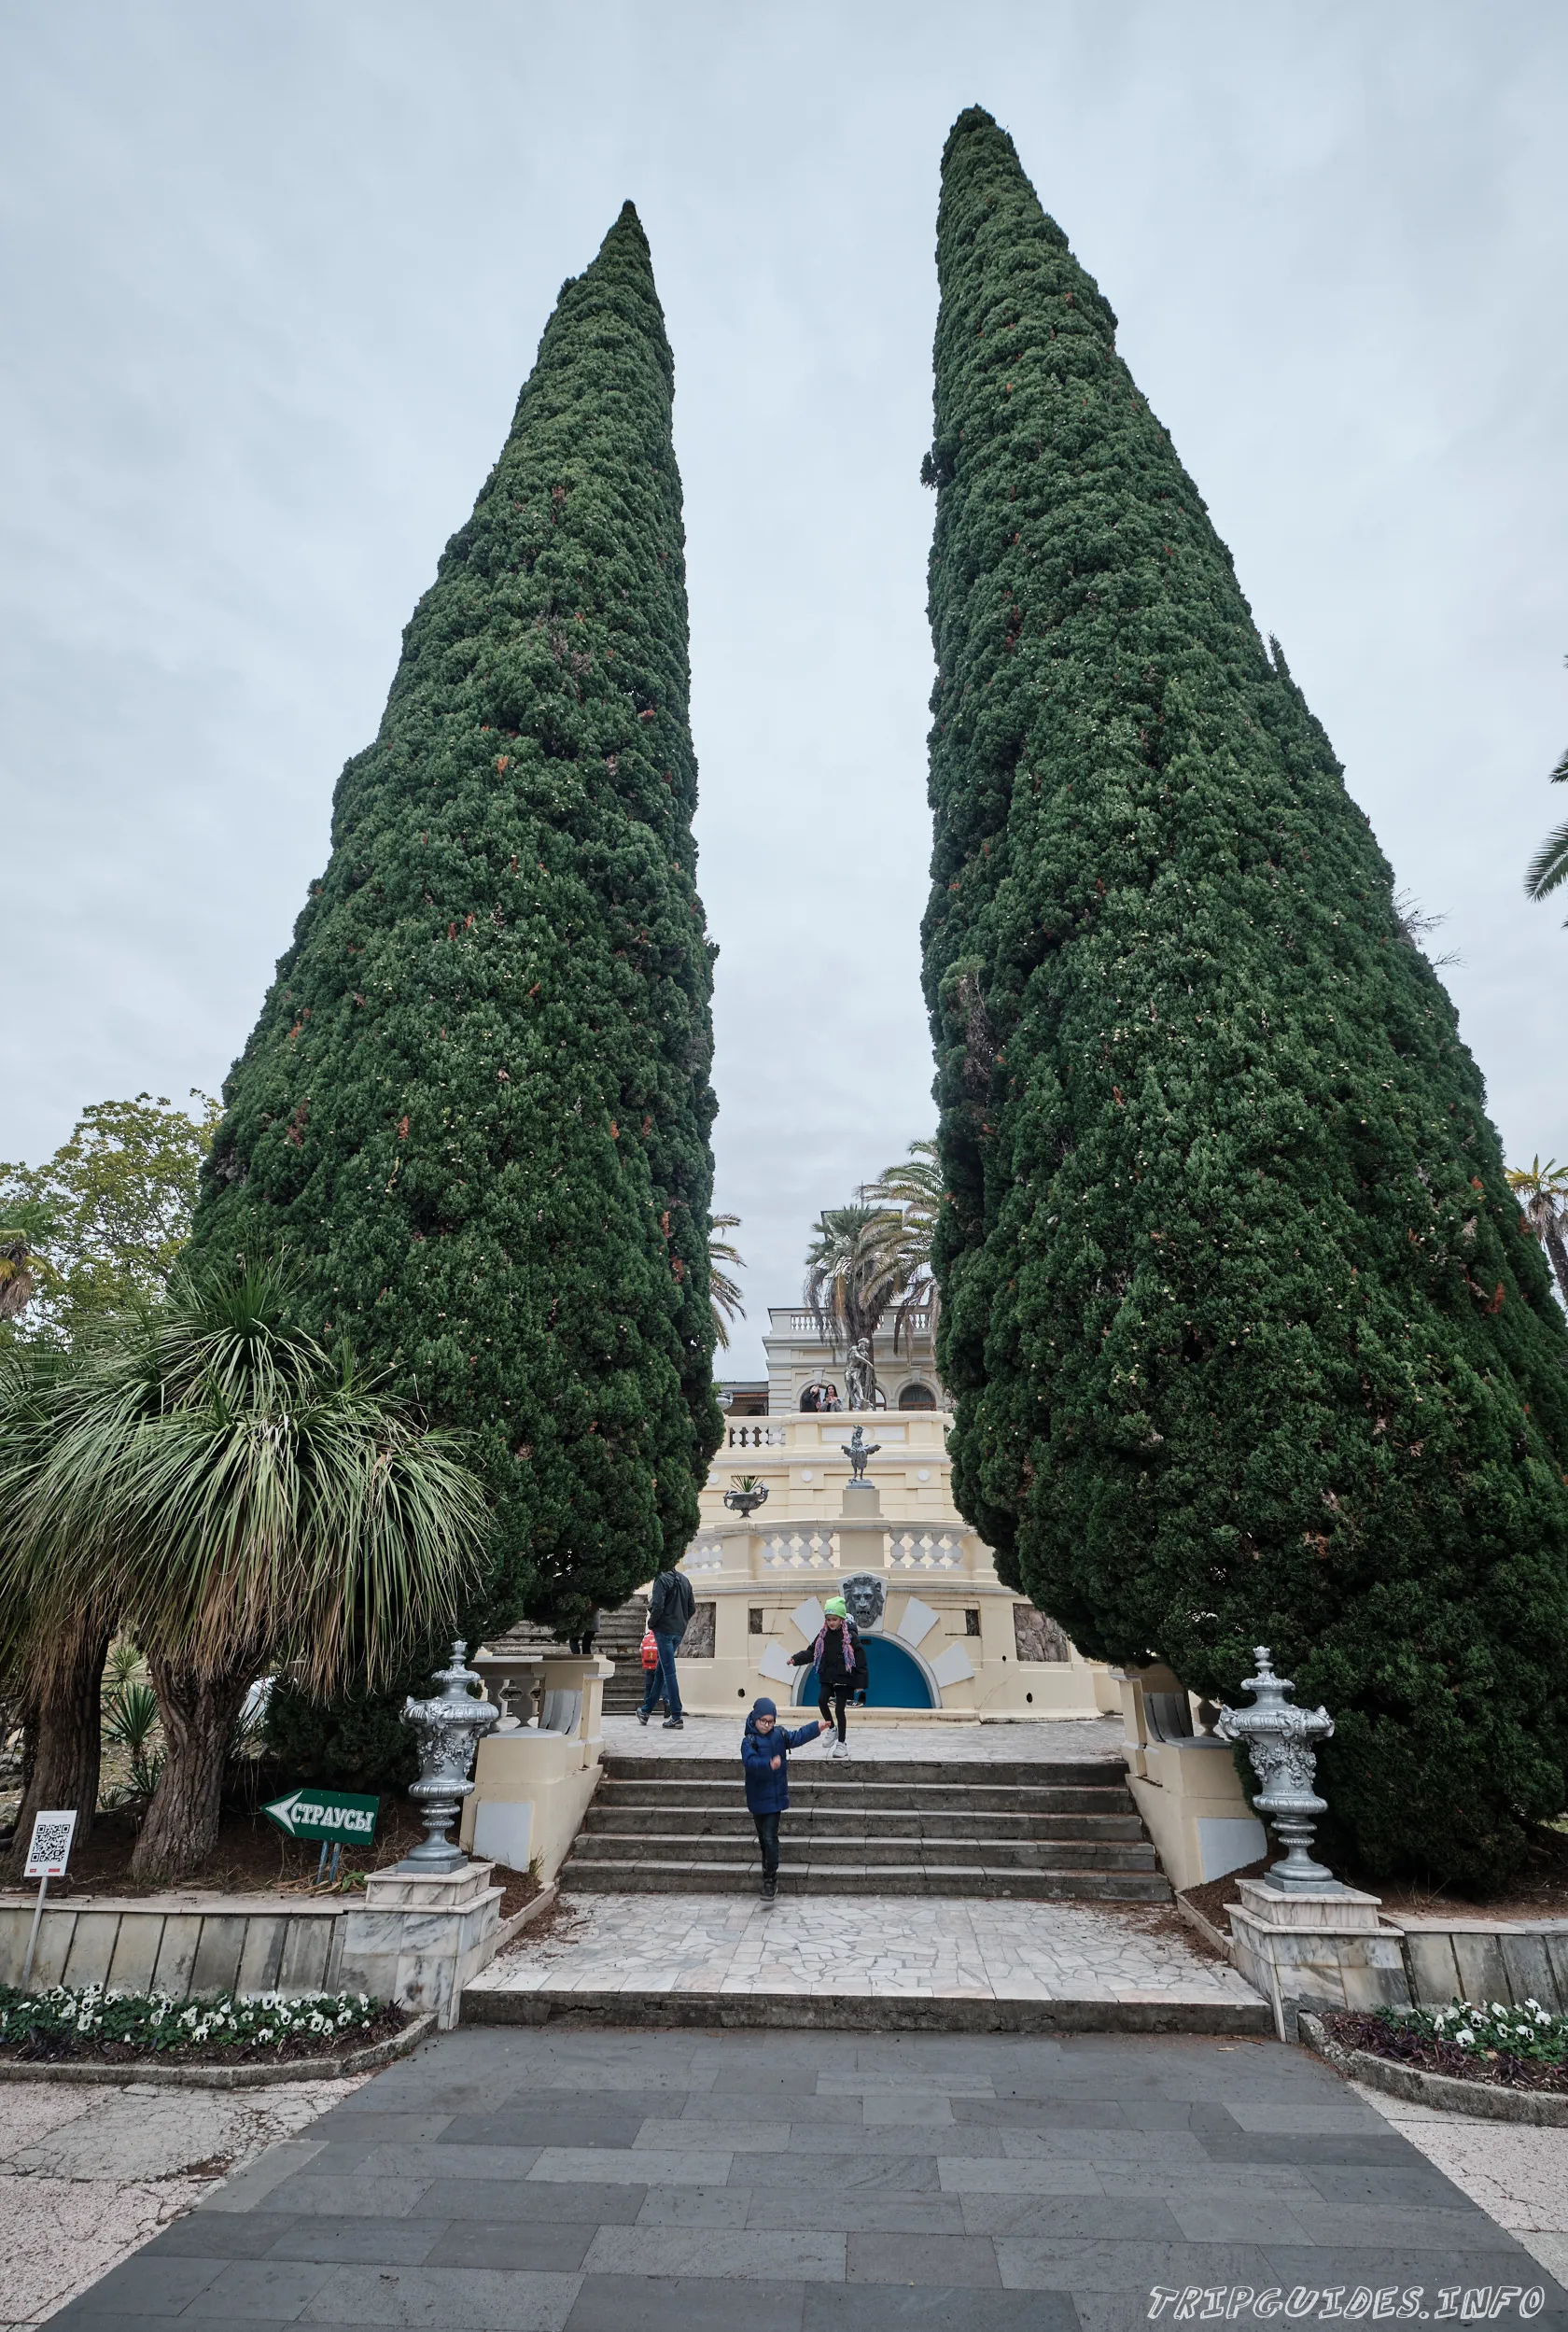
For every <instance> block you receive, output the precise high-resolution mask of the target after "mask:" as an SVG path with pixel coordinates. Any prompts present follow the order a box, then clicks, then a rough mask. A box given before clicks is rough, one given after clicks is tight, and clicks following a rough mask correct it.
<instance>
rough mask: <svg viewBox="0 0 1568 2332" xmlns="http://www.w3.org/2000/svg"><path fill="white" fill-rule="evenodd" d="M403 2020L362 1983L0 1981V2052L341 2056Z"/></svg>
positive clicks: (206, 2060)
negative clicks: (168, 1985) (235, 1988)
mask: <svg viewBox="0 0 1568 2332" xmlns="http://www.w3.org/2000/svg"><path fill="white" fill-rule="evenodd" d="M407 2021H408V2019H407V2016H406V2013H405V2012H404V2010H402V2009H401V2008H398V2007H394V2006H390V2005H388V2004H387V2003H386V2002H384V2001H377V2000H371V1999H370V1998H368V1997H367V1995H366V1994H365V1993H363V1992H309V1993H304V1994H301V1996H299V1997H298V1998H293V1999H285V1998H283V1997H282V1995H281V1994H279V1993H276V1992H266V1993H263V1994H262V1995H261V1997H260V1998H259V1999H257V2000H239V1999H236V1997H235V1995H234V1994H233V1993H232V1992H220V1993H218V1994H217V1996H216V1997H215V1998H214V1999H211V2000H187V2001H178V2000H171V1999H168V1998H166V1997H165V1996H164V1995H163V1994H162V1993H161V1992H119V1993H110V1992H105V1990H104V1988H103V1987H102V1986H101V1985H98V1984H90V1985H88V1986H87V1987H86V1988H85V1989H83V1990H81V1991H73V1990H70V1989H68V1988H66V1986H64V1985H63V1984H57V1985H54V1986H53V1987H52V1988H50V1989H49V1991H47V1992H21V1991H18V1990H16V1989H15V1988H13V1987H12V1986H10V1985H0V2062H5V2063H13V2064H40V2063H45V2062H48V2061H50V2060H54V2061H58V2062H75V2063H93V2064H126V2065H132V2064H134V2063H136V2062H137V2061H138V2060H140V2061H141V2062H143V2063H145V2062H146V2061H147V2058H159V2059H160V2060H161V2061H162V2062H164V2063H169V2064H176V2065H177V2064H187V2065H218V2064H236V2063H237V2064H277V2063H279V2062H283V2061H287V2060H288V2059H290V2058H307V2057H315V2058H319V2057H331V2056H346V2055H347V2054H348V2053H349V2051H350V2050H352V2049H357V2048H362V2047H364V2046H365V2044H367V2043H368V2042H371V2041H380V2040H387V2039H390V2038H391V2037H392V2035H393V2034H394V2033H397V2032H400V2031H401V2030H402V2028H403V2026H404V2024H405V2023H406V2022H407Z"/></svg>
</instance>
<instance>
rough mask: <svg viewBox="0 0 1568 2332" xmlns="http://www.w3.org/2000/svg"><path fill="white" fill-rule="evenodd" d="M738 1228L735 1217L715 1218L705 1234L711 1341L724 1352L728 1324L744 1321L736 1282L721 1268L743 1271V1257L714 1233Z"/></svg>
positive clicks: (726, 1348)
mask: <svg viewBox="0 0 1568 2332" xmlns="http://www.w3.org/2000/svg"><path fill="white" fill-rule="evenodd" d="M738 1229H740V1216H739V1215H714V1216H713V1217H712V1218H711V1221H710V1225H709V1229H708V1234H707V1290H708V1296H709V1299H710V1300H711V1302H712V1305H713V1341H714V1342H715V1343H716V1344H718V1345H719V1346H720V1347H721V1349H722V1350H723V1351H725V1352H728V1350H729V1348H730V1328H729V1324H730V1322H731V1321H732V1320H744V1319H745V1317H746V1306H745V1304H744V1302H743V1301H742V1300H741V1293H740V1285H739V1282H738V1281H736V1280H734V1279H732V1278H731V1277H730V1274H729V1272H728V1271H725V1270H724V1268H723V1267H724V1265H725V1264H726V1263H733V1264H734V1265H735V1268H736V1269H737V1271H745V1269H746V1257H744V1256H743V1255H741V1254H740V1253H739V1251H738V1250H737V1249H736V1248H735V1246H734V1245H733V1244H732V1243H731V1242H730V1241H729V1240H727V1239H721V1238H719V1237H717V1236H716V1234H717V1233H718V1232H719V1231H721V1230H738Z"/></svg>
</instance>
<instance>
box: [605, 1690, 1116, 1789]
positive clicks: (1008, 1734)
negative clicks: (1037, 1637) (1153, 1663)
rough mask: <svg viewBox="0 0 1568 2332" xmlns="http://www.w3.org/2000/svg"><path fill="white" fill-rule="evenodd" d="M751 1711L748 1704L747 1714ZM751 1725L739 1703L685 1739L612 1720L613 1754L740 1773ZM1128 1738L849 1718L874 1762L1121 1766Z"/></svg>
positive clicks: (1100, 1725)
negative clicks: (718, 1765)
mask: <svg viewBox="0 0 1568 2332" xmlns="http://www.w3.org/2000/svg"><path fill="white" fill-rule="evenodd" d="M779 1689H780V1690H781V1691H782V1690H783V1689H784V1688H783V1687H782V1686H781V1687H780V1688H779ZM749 1706H750V1704H749V1702H748V1703H747V1707H749ZM780 1706H781V1707H782V1706H783V1704H782V1703H781V1704H780ZM816 1716H817V1711H816V1710H815V1708H796V1709H790V1708H785V1709H784V1722H785V1723H786V1724H787V1725H789V1726H790V1727H791V1730H792V1729H793V1728H794V1727H795V1726H796V1725H800V1724H811V1723H813V1722H815V1721H816ZM745 1721H746V1711H745V1709H744V1708H742V1707H741V1705H740V1703H739V1702H738V1701H737V1702H736V1703H735V1715H734V1716H733V1717H688V1718H687V1719H686V1721H685V1723H684V1724H683V1725H682V1726H681V1728H680V1731H679V1733H666V1732H665V1727H664V1720H663V1718H662V1717H655V1718H653V1719H652V1721H651V1722H650V1723H648V1724H646V1725H640V1724H638V1722H637V1719H636V1717H620V1716H614V1717H606V1718H605V1720H604V1745H605V1754H606V1755H607V1756H617V1755H619V1756H623V1757H733V1758H735V1761H736V1770H737V1771H738V1769H739V1759H740V1736H741V1732H742V1729H743V1727H744V1725H745ZM1124 1737H1125V1728H1124V1726H1123V1724H1122V1721H1121V1719H1120V1717H1063V1718H1062V1719H1060V1721H1058V1722H1057V1723H1056V1724H1014V1723H1012V1722H1011V1721H1001V1719H998V1720H995V1721H992V1722H991V1723H989V1724H966V1723H965V1722H964V1721H962V1720H961V1719H959V1718H951V1719H949V1718H946V1717H941V1718H928V1719H926V1720H925V1721H916V1720H913V1719H911V1720H909V1721H907V1722H905V1723H903V1724H877V1723H876V1722H875V1721H874V1719H873V1718H872V1717H870V1716H868V1715H867V1714H866V1713H865V1712H864V1711H863V1710H859V1709H853V1708H852V1709H851V1710H850V1711H849V1748H850V1750H851V1752H853V1753H857V1754H859V1755H860V1756H861V1757H868V1758H869V1757H904V1758H909V1759H911V1760H915V1759H920V1760H931V1759H935V1758H940V1759H944V1760H945V1759H947V1758H952V1759H954V1760H955V1761H961V1762H962V1763H966V1764H970V1763H981V1764H997V1763H1019V1764H1031V1763H1035V1762H1036V1761H1039V1762H1042V1763H1048V1764H1064V1763H1066V1764H1071V1763H1073V1762H1074V1761H1075V1760H1077V1759H1079V1758H1083V1757H1116V1758H1119V1757H1120V1756H1121V1753H1122V1741H1123V1739H1124ZM798 1754H799V1755H800V1756H801V1757H802V1758H803V1759H814V1758H816V1757H819V1756H825V1755H826V1752H825V1751H823V1750H819V1749H815V1748H807V1749H801V1750H800V1751H798Z"/></svg>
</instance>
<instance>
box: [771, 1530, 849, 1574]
mask: <svg viewBox="0 0 1568 2332" xmlns="http://www.w3.org/2000/svg"><path fill="white" fill-rule="evenodd" d="M833 1567H834V1565H833V1538H832V1536H831V1535H830V1534H828V1533H825V1532H823V1531H820V1530H808V1531H800V1530H791V1531H783V1530H778V1531H775V1532H774V1534H773V1536H772V1538H767V1539H764V1541H763V1569H764V1570H765V1571H831V1570H832V1569H833Z"/></svg>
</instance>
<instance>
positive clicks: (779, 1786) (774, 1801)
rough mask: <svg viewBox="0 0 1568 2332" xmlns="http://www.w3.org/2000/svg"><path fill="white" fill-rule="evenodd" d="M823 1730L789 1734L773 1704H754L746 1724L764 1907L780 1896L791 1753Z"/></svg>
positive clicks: (749, 1798) (812, 1727) (745, 1758)
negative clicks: (781, 1825)
mask: <svg viewBox="0 0 1568 2332" xmlns="http://www.w3.org/2000/svg"><path fill="white" fill-rule="evenodd" d="M821 1730H822V1728H821V1726H820V1725H819V1724H803V1725H802V1726H801V1728H800V1731H799V1732H798V1733H786V1732H785V1730H784V1727H783V1726H782V1725H781V1724H780V1723H779V1721H778V1711H777V1708H776V1707H774V1705H773V1703H772V1701H770V1700H758V1701H753V1702H752V1704H751V1714H750V1715H749V1717H748V1718H747V1720H746V1731H745V1732H744V1733H743V1734H742V1735H741V1741H740V1762H741V1766H742V1769H743V1771H744V1773H745V1775H746V1803H747V1805H748V1806H749V1808H750V1812H751V1819H752V1820H753V1821H754V1822H755V1823H756V1825H757V1844H758V1845H759V1846H760V1847H762V1849H763V1902H764V1903H771V1902H772V1901H773V1899H774V1896H775V1895H776V1894H777V1892H778V1817H779V1816H780V1814H782V1813H783V1812H784V1810H785V1808H786V1807H787V1806H788V1805H789V1803H790V1751H791V1749H804V1748H805V1744H806V1742H807V1741H814V1740H815V1739H816V1738H817V1735H819V1733H820V1732H821Z"/></svg>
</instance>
